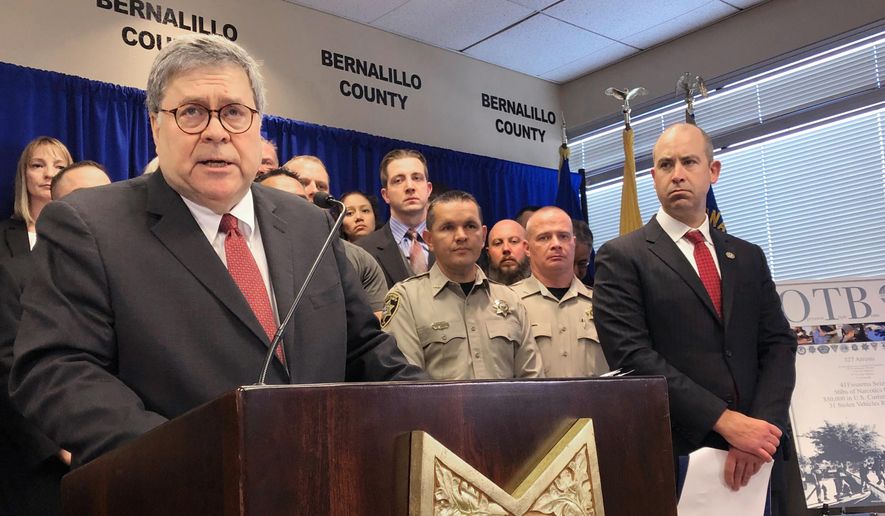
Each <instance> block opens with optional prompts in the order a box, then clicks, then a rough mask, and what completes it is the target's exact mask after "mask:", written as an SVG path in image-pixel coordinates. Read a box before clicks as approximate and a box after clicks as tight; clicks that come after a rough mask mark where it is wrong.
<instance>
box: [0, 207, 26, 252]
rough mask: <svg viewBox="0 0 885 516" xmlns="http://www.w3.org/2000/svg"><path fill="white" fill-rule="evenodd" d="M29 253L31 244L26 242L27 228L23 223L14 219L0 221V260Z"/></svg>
mask: <svg viewBox="0 0 885 516" xmlns="http://www.w3.org/2000/svg"><path fill="white" fill-rule="evenodd" d="M30 252H31V244H30V242H29V241H28V226H27V224H25V221H23V220H21V219H17V218H15V217H13V218H9V219H6V220H4V221H0V260H7V259H9V258H13V257H15V256H22V255H27V254H28V253H30Z"/></svg>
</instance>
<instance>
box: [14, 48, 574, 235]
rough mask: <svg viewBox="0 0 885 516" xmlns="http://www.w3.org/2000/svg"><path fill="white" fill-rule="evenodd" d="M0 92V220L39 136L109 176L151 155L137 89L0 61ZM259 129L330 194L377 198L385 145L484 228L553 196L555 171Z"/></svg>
mask: <svg viewBox="0 0 885 516" xmlns="http://www.w3.org/2000/svg"><path fill="white" fill-rule="evenodd" d="M0 99H2V103H0V113H2V117H0V120H2V123H0V163H2V166H0V217H3V218H5V217H8V216H9V215H10V214H11V213H12V201H13V196H14V195H13V181H14V178H15V166H16V163H17V162H18V158H19V155H20V153H21V150H22V149H23V148H24V146H25V145H26V144H27V143H28V142H29V141H30V140H31V139H33V138H35V137H37V136H40V135H47V136H54V137H56V138H58V139H60V140H61V141H63V142H64V143H65V144H66V145H67V146H68V149H70V151H71V154H72V155H73V156H74V159H75V160H81V159H92V160H95V161H98V162H100V163H102V164H104V165H105V166H106V167H107V169H108V171H109V172H110V175H111V178H112V179H113V180H115V181H117V180H121V179H127V178H130V177H135V176H137V175H138V174H139V172H140V171H141V169H142V168H143V167H144V166H145V165H146V164H147V162H148V161H150V159H151V158H152V157H153V156H154V144H153V140H152V138H151V134H150V125H149V123H148V116H147V112H146V109H145V107H144V91H142V90H139V89H136V88H127V87H123V86H116V85H113V84H108V83H102V82H98V81H92V80H88V79H83V78H80V77H74V76H70V75H64V74H59V73H55V72H46V71H42V70H36V69H32V68H26V67H22V66H17V65H12V64H7V63H0ZM262 132H264V133H265V134H266V136H267V137H268V139H270V140H272V141H274V142H275V143H276V144H277V146H278V148H279V154H280V157H281V160H282V161H286V160H287V159H288V158H289V157H291V156H294V155H297V154H313V155H316V156H318V157H319V158H320V159H322V160H323V162H325V164H326V168H328V170H329V174H330V176H331V178H330V179H331V182H332V188H333V193H338V194H340V193H341V192H344V191H347V190H354V189H357V190H363V191H366V192H369V193H372V194H375V195H379V191H380V188H381V184H380V180H379V178H378V164H379V163H380V162H381V158H382V157H383V156H384V154H385V153H387V152H388V151H390V150H391V149H395V148H400V147H408V148H417V149H419V150H420V151H421V152H422V153H423V154H424V155H425V156H426V157H427V161H428V168H429V171H430V179H431V181H432V182H433V184H434V188H435V190H437V191H442V190H443V189H460V190H466V191H468V192H470V193H472V194H473V195H475V196H476V198H477V199H478V200H479V202H480V204H481V205H482V208H483V211H484V218H485V221H486V223H488V224H489V225H491V224H492V223H494V222H495V221H497V220H500V219H503V218H509V217H512V216H513V215H514V214H515V213H516V212H517V211H518V210H519V208H521V207H522V206H524V205H528V204H536V205H547V204H553V203H554V201H555V199H556V188H557V171H556V170H554V169H548V168H543V167H536V166H532V165H524V164H520V163H514V162H511V161H505V160H500V159H495V158H488V157H484V156H477V155H475V154H467V153H464V152H456V151H452V150H447V149H442V148H439V147H430V146H427V145H419V144H415V143H411V142H405V141H400V140H394V139H390V138H383V137H380V136H372V135H369V134H365V133H360V132H356V131H350V130H345V129H336V128H332V127H325V126H320V125H315V124H308V123H304V122H298V121H295V120H289V119H285V118H280V117H275V116H266V117H265V119H264V127H263V128H262ZM553 159H554V157H553V156H551V161H552V160H553ZM571 179H572V181H571V182H572V186H573V188H574V189H575V190H576V191H577V189H578V187H579V184H580V177H579V176H578V175H577V174H572V177H571ZM381 204H382V209H386V207H385V206H383V205H384V203H383V202H381Z"/></svg>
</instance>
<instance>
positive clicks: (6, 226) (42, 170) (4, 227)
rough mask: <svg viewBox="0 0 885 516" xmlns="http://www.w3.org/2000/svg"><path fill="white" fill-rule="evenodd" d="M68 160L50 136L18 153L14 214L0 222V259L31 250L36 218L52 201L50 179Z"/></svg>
mask: <svg viewBox="0 0 885 516" xmlns="http://www.w3.org/2000/svg"><path fill="white" fill-rule="evenodd" d="M72 161H73V160H72V159H71V153H70V152H68V149H67V147H65V145H64V144H63V143H62V142H60V141H58V140H57V139H55V138H52V137H50V136H40V137H38V138H35V139H33V140H31V142H30V143H28V145H27V146H26V147H25V149H24V150H23V151H22V154H21V157H20V158H19V160H18V168H17V169H16V172H15V208H14V212H13V215H12V218H10V219H7V220H4V221H2V222H0V260H2V259H5V258H9V257H13V256H21V255H26V254H27V253H29V252H30V250H31V249H32V248H33V247H34V244H35V243H36V242H37V232H36V230H35V228H34V226H35V224H36V223H37V217H39V216H40V212H41V211H42V210H43V207H44V206H46V205H47V204H48V203H49V201H51V200H52V199H51V197H50V192H49V186H50V183H51V182H52V178H53V177H54V176H55V174H57V173H58V171H59V170H61V169H63V168H65V167H66V166H68V165H70V164H71V163H72Z"/></svg>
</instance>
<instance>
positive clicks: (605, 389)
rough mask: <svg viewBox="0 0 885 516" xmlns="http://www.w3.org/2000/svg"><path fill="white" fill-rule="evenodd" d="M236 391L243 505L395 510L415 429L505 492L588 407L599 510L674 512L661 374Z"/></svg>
mask: <svg viewBox="0 0 885 516" xmlns="http://www.w3.org/2000/svg"><path fill="white" fill-rule="evenodd" d="M239 396H240V397H241V399H240V401H239V404H240V405H241V409H242V412H241V418H242V421H241V423H242V424H243V430H242V432H243V435H242V440H243V443H244V450H243V463H242V473H243V485H242V487H241V492H242V493H243V496H244V499H243V501H242V502H243V506H242V507H243V508H244V512H243V513H244V514H248V515H262V516H264V515H274V514H281V515H282V514H286V515H294V514H299V515H300V514H303V515H311V516H313V515H325V514H330V515H347V516H352V515H372V516H375V515H387V514H391V515H392V514H404V511H405V510H406V508H407V500H408V471H407V464H408V434H409V432H411V431H413V430H423V431H425V432H427V433H429V434H430V435H432V436H433V437H434V438H435V439H436V440H438V441H439V442H440V443H442V444H443V445H444V446H446V447H447V448H449V449H450V450H452V451H453V452H455V453H456V454H457V455H459V456H460V457H461V458H463V459H464V460H465V461H467V462H468V463H469V464H471V465H472V466H473V467H474V468H476V469H477V470H478V471H480V472H481V473H482V474H484V475H485V476H487V477H488V478H489V479H491V480H492V481H494V482H495V483H497V484H498V485H500V486H501V487H503V488H504V489H505V490H507V491H508V492H512V490H513V489H514V488H515V487H516V486H517V485H518V484H519V482H520V481H522V480H523V478H525V477H526V476H527V475H528V474H529V472H530V471H531V470H532V469H533V468H534V467H535V465H536V464H537V463H538V462H539V461H540V460H541V458H542V457H543V456H544V455H545V454H546V453H547V452H548V451H549V450H550V449H551V448H552V447H553V446H554V445H555V444H556V442H557V441H558V440H559V439H560V438H561V437H562V436H563V435H564V434H565V432H566V431H567V430H568V429H569V427H571V425H572V424H573V423H574V422H575V421H576V420H577V419H578V418H581V417H590V418H592V419H593V425H594V429H595V434H596V446H597V455H598V461H599V471H600V476H601V481H602V491H603V499H604V502H605V508H606V513H607V514H610V515H617V516H622V515H633V514H636V515H645V514H655V515H675V514H676V509H675V506H676V502H675V491H676V488H675V484H674V479H673V459H672V452H671V443H670V426H669V415H668V405H667V391H666V382H665V381H664V379H662V378H625V379H592V380H536V381H528V380H521V381H508V382H501V381H495V382H485V381H483V382H479V381H477V382H454V383H426V384H345V385H336V386H334V387H332V386H285V387H265V388H244V389H242V390H241V391H239ZM281 407H286V409H283V410H281Z"/></svg>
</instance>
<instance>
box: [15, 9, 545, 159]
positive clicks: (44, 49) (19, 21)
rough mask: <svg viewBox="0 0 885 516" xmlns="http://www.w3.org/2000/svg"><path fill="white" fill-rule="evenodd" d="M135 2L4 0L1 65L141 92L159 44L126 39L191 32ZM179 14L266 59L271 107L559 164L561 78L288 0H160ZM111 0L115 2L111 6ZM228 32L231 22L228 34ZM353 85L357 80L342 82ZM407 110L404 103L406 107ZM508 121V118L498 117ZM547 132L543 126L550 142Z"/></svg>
mask: <svg viewBox="0 0 885 516" xmlns="http://www.w3.org/2000/svg"><path fill="white" fill-rule="evenodd" d="M144 3H145V2H140V1H139V0H125V1H121V0H58V1H51V2H50V1H41V2H34V1H33V0H0V13H2V16H3V20H4V21H3V30H2V31H0V61H4V62H9V63H14V64H19V65H23V66H29V67H34V68H39V69H44V70H51V71H56V72H62V73H66V74H72V75H77V76H81V77H87V78H90V79H95V80H99V81H106V82H111V83H115V84H122V85H126V86H133V87H138V88H144V87H145V84H146V80H147V73H148V70H149V69H150V65H151V62H152V61H153V58H154V57H155V55H156V53H157V50H156V49H153V50H146V49H144V48H142V47H141V46H140V45H138V44H136V45H135V46H129V45H127V44H126V43H125V42H124V35H123V33H124V31H126V36H127V37H128V38H129V39H130V40H135V39H137V38H138V34H139V33H140V32H142V31H146V35H145V36H144V38H145V39H144V41H145V42H147V43H150V40H151V39H153V38H151V37H150V36H149V35H150V34H159V35H160V36H161V38H160V39H161V40H163V39H165V37H168V36H176V35H179V34H183V33H187V32H188V31H187V30H183V29H180V28H176V27H175V26H173V25H169V24H161V23H157V22H156V21H153V20H150V21H148V20H143V19H140V18H139V17H137V16H131V15H129V14H121V13H119V12H116V11H115V10H114V8H118V9H120V10H123V11H127V12H128V11H129V10H130V9H131V8H132V7H136V6H138V5H139V4H144ZM151 3H152V4H153V5H157V4H159V5H160V6H162V7H163V9H164V11H165V9H167V8H171V9H172V11H173V14H174V16H176V17H177V16H178V12H179V11H181V12H183V13H184V19H185V23H186V24H187V25H189V26H190V25H191V24H192V15H196V16H202V17H203V19H204V26H205V27H206V28H209V27H210V26H211V20H215V21H216V27H217V29H216V30H217V31H218V32H222V28H223V27H224V26H225V25H232V26H234V27H235V28H236V32H237V40H236V41H237V42H238V43H239V44H241V45H242V46H244V47H245V48H246V49H247V50H248V51H249V52H250V53H251V54H252V55H253V56H254V57H256V58H257V59H259V60H261V61H263V62H264V74H265V78H266V83H267V87H268V93H269V95H268V97H269V99H270V106H269V109H268V112H269V113H270V114H274V115H279V116H283V117H287V118H293V119H296V120H302V121H306V122H311V123H316V124H322V125H328V126H333V127H340V128H347V129H354V130H357V131H361V132H366V133H370V134H375V135H381V136H387V137H390V138H397V139H403V140H407V141H412V142H418V143H423V144H427V145H434V146H438V147H444V148H449V149H455V150H459V151H464V152H470V153H475V154H480V155H485V156H492V157H496V158H502V159H508V160H512V161H516V162H521V163H529V164H533V165H539V166H544V167H550V168H555V167H557V166H558V153H557V147H558V145H559V143H560V140H561V129H560V120H559V118H560V113H561V109H560V105H559V91H558V87H557V86H556V85H554V84H551V83H548V82H546V81H542V80H540V79H535V78H532V77H528V76H526V75H522V74H518V73H516V72H511V71H508V70H505V69H503V68H500V67H497V66H494V65H489V64H486V63H483V62H480V61H476V60H474V59H471V58H468V57H465V56H461V55H458V54H455V53H453V52H448V51H445V50H440V49H437V48H433V47H431V46H428V45H425V44H422V43H417V42H414V41H412V40H408V39H405V38H402V37H399V36H395V35H391V34H388V33H385V32H382V31H379V30H377V29H373V28H371V27H367V26H364V25H360V24H357V23H353V22H349V21H347V20H343V19H340V18H335V17H333V16H330V15H327V14H324V13H320V12H317V11H313V10H310V9H306V8H303V7H299V6H296V5H293V4H289V3H287V2H284V1H282V0H249V1H245V0H243V1H241V0H158V1H157V2H151ZM102 6H109V7H111V9H106V8H103V7H102ZM231 31H232V29H231V28H230V27H228V33H229V34H231ZM323 49H326V50H329V51H332V52H338V53H341V54H346V55H348V56H352V57H356V58H361V59H364V60H366V61H369V62H374V63H377V64H379V65H383V66H385V67H388V66H389V67H393V68H396V69H398V70H400V71H405V72H406V73H407V74H409V75H411V74H417V75H418V76H420V78H421V88H420V89H417V90H416V89H412V88H408V87H404V86H401V85H396V84H391V83H389V82H384V81H381V80H377V79H374V78H369V77H365V76H360V75H356V74H354V73H351V72H347V71H342V70H338V69H335V68H332V67H328V66H323V64H322V60H321V51H322V50H323ZM341 81H348V83H352V82H357V83H360V84H362V85H366V86H370V87H378V88H381V89H383V90H387V91H391V92H393V93H396V94H397V95H406V96H408V98H407V99H406V100H405V103H404V105H403V104H402V101H401V97H397V100H396V101H395V102H396V104H397V107H390V106H383V105H379V104H375V103H369V102H367V101H365V100H355V99H354V98H352V97H346V96H344V95H342V94H341V92H340V87H341ZM345 90H349V86H347V85H345ZM483 93H488V94H492V95H496V96H500V97H505V98H508V99H511V100H515V101H518V102H520V103H525V104H526V105H528V106H534V107H536V108H538V109H539V110H544V111H547V112H552V113H553V114H554V116H555V118H556V119H557V120H556V123H555V124H550V123H547V122H541V121H537V120H530V119H527V118H524V117H520V116H518V115H513V114H506V113H502V112H500V111H494V110H491V109H489V108H485V107H483V105H482V94H483ZM403 106H404V108H405V109H402V107H403ZM498 120H500V121H501V122H498ZM506 122H510V123H511V124H512V123H516V124H520V125H525V126H528V127H530V128H534V130H530V133H529V138H523V137H517V136H513V135H508V134H504V133H500V132H499V131H498V130H497V129H496V124H497V125H498V126H501V127H502V128H503V126H504V124H505V123H506ZM541 131H544V134H543V142H542V141H541Z"/></svg>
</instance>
